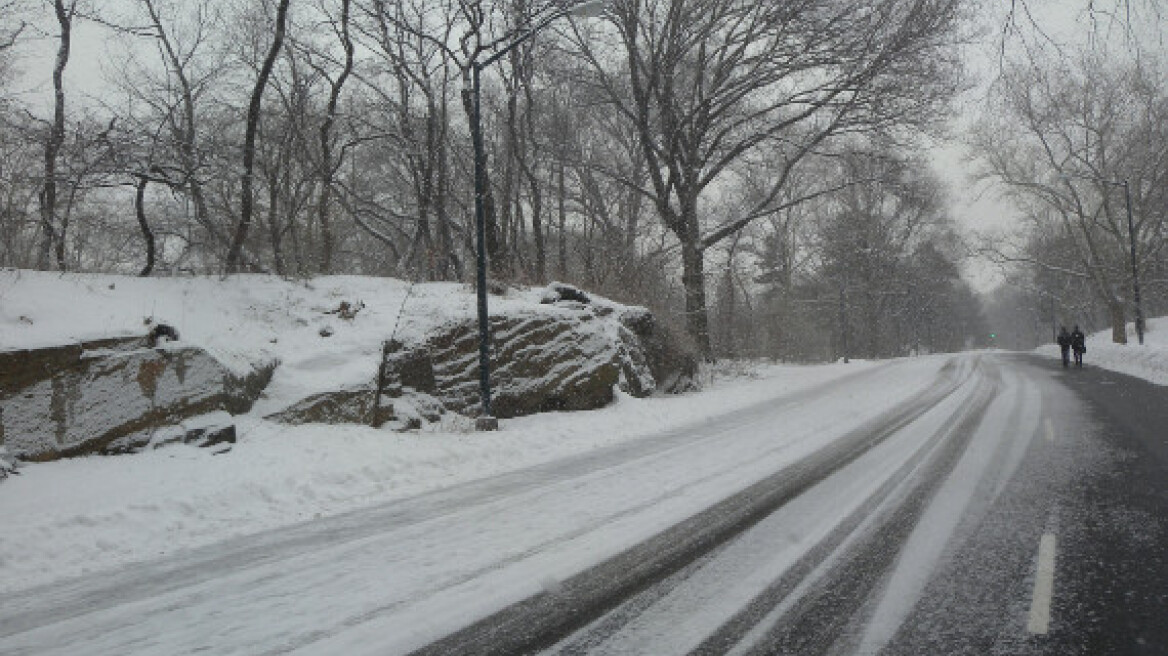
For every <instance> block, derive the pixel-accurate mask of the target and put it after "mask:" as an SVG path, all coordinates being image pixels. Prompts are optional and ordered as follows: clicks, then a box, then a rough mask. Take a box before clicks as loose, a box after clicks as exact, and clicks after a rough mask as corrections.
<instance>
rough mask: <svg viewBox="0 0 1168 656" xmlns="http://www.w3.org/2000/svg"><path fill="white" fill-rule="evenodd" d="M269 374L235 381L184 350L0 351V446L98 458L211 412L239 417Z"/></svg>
mask: <svg viewBox="0 0 1168 656" xmlns="http://www.w3.org/2000/svg"><path fill="white" fill-rule="evenodd" d="M271 373H272V372H271V370H270V369H267V370H264V371H260V372H255V373H254V374H252V375H250V376H245V377H242V378H241V377H237V376H235V375H233V374H232V373H231V372H230V371H228V370H227V369H226V368H224V367H223V366H222V365H221V364H220V363H219V362H218V361H217V360H215V359H214V358H213V357H211V356H210V355H209V354H208V353H206V352H205V351H203V350H201V349H198V348H193V347H189V346H168V347H166V348H159V349H149V348H143V346H142V340H141V339H138V338H134V339H129V338H127V339H116V340H102V341H100V342H86V343H82V344H73V345H69V346H61V347H55V348H46V349H34V350H22V351H3V352H0V444H3V445H4V446H6V447H7V448H8V450H9V451H10V452H11V453H13V454H14V455H16V456H18V457H20V458H23V459H25V460H33V461H45V460H53V459H56V458H59V457H63V456H73V455H83V454H87V453H95V452H100V451H101V450H103V449H105V448H106V447H108V446H110V445H111V444H113V443H114V442H115V441H116V440H118V439H120V438H124V437H127V436H131V435H134V434H141V433H142V432H143V431H146V430H148V429H152V428H154V427H157V426H165V425H169V424H176V423H179V422H180V421H182V420H183V419H185V418H187V417H192V416H195V415H201V414H205V413H208V412H211V411H214V410H228V411H232V412H244V411H246V410H247V409H249V408H250V407H251V405H252V403H253V402H254V401H255V399H256V398H257V396H258V395H259V392H260V391H261V390H262V389H263V387H264V386H265V385H266V384H267V382H268V380H269V379H270V377H271Z"/></svg>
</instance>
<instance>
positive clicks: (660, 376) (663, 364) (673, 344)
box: [620, 308, 698, 394]
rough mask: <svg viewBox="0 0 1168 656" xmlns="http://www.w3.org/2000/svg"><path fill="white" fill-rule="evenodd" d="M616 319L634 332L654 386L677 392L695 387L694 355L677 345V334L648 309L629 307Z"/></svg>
mask: <svg viewBox="0 0 1168 656" xmlns="http://www.w3.org/2000/svg"><path fill="white" fill-rule="evenodd" d="M620 322H621V325H623V326H624V327H625V328H628V329H629V331H631V332H632V333H633V334H634V335H636V336H637V341H638V343H639V344H640V346H641V350H642V352H643V353H644V357H645V362H646V364H647V366H648V367H649V370H650V371H652V372H653V379H654V380H655V381H657V389H659V390H661V391H662V392H666V393H669V394H679V393H681V392H687V391H689V390H692V389H695V388H696V387H697V382H696V381H697V374H698V359H697V356H695V355H694V354H693V353H691V352H689V351H687V350H685V349H683V348H681V346H680V345H679V342H678V340H677V338H676V337H674V336H672V335H670V334H669V331H668V330H666V329H665V328H664V327H663V326H661V325H660V324H658V323H657V320H656V318H654V317H653V313H652V312H649V311H648V310H646V309H644V308H630V309H628V310H626V311H625V312H624V313H622V314H621V317H620Z"/></svg>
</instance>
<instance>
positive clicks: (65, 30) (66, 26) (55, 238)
mask: <svg viewBox="0 0 1168 656" xmlns="http://www.w3.org/2000/svg"><path fill="white" fill-rule="evenodd" d="M76 6H77V3H76V0H73V2H70V3H69V5H68V6H67V7H66V5H65V1H64V0H54V2H53V9H54V11H55V12H56V15H57V24H58V25H59V26H60V28H61V35H60V39H59V44H58V46H57V61H56V63H55V64H54V65H53V123H52V125H51V126H50V127H49V135H48V137H47V138H46V139H45V179H44V184H43V186H42V188H41V196H40V201H41V244H40V249H39V252H38V256H37V268H38V269H41V270H45V269H48V268H49V255H50V253H52V251H53V244H54V243H56V244H57V245H58V248H57V267H58V268H60V269H62V270H64V268H65V261H64V256H65V250H64V242H65V231H64V228H63V227H62V229H61V230H60V231H58V230H57V156H58V155H59V154H60V152H61V146H62V145H63V144H64V143H65V66H66V65H68V63H69V49H70V46H71V34H72V28H73V12H74V9H76Z"/></svg>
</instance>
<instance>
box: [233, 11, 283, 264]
mask: <svg viewBox="0 0 1168 656" xmlns="http://www.w3.org/2000/svg"><path fill="white" fill-rule="evenodd" d="M289 4H291V0H278V4H277V5H276V18H275V34H274V35H273V37H272V43H271V45H270V46H269V47H268V52H267V55H266V56H265V57H264V61H263V64H262V65H261V66H260V70H259V74H258V75H257V77H256V81H255V86H254V87H252V92H251V101H250V102H249V103H248V107H247V125H246V128H245V132H244V137H243V173H242V174H241V176H240V189H241V191H240V206H239V223H238V224H237V225H236V228H235V235H234V236H233V237H232V239H231V248H230V249H229V250H228V251H227V261H226V270H227V272H228V273H237V272H238V271H240V269H241V259H242V254H243V244H244V242H245V241H246V240H247V233H248V230H249V229H250V228H251V222H252V213H253V212H254V205H255V197H254V192H253V191H252V187H253V185H254V177H255V175H254V169H255V154H256V135H257V133H258V131H259V122H260V109H261V107H262V103H263V99H264V89H265V88H266V87H267V85H268V78H269V77H270V76H271V74H272V68H273V67H274V66H275V64H276V58H277V57H279V55H280V48H281V47H283V44H284V33H285V30H286V29H287V19H288V5H289Z"/></svg>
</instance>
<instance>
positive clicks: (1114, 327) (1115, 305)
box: [1107, 299, 1127, 344]
mask: <svg viewBox="0 0 1168 656" xmlns="http://www.w3.org/2000/svg"><path fill="white" fill-rule="evenodd" d="M1107 314H1108V316H1109V317H1110V318H1111V341H1112V342H1113V343H1115V344H1127V318H1126V316H1125V312H1124V307H1123V303H1122V302H1121V301H1117V300H1115V299H1112V300H1110V301H1108V303H1107Z"/></svg>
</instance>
